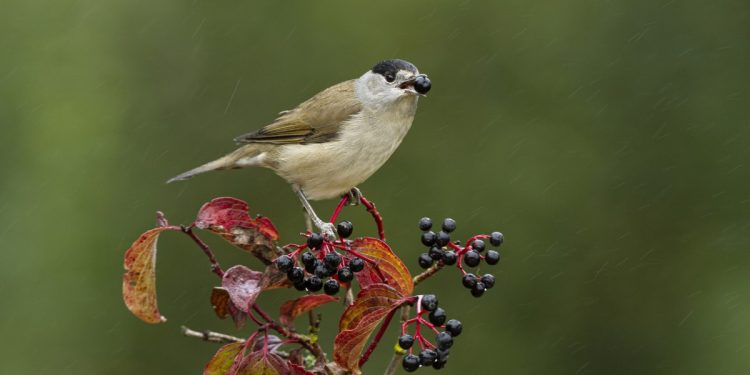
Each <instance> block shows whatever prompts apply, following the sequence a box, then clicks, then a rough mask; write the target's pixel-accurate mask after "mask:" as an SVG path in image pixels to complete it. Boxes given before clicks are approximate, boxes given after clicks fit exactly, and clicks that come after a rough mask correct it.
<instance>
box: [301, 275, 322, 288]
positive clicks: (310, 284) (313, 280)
mask: <svg viewBox="0 0 750 375" xmlns="http://www.w3.org/2000/svg"><path fill="white" fill-rule="evenodd" d="M305 287H307V290H309V291H311V292H317V291H319V290H320V289H321V288H323V280H321V279H320V278H319V277H317V276H310V277H309V278H308V279H307V280H305Z"/></svg>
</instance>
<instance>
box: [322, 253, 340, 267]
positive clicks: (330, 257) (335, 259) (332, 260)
mask: <svg viewBox="0 0 750 375" xmlns="http://www.w3.org/2000/svg"><path fill="white" fill-rule="evenodd" d="M323 262H325V264H326V267H328V268H337V267H338V266H339V264H341V256H340V255H338V254H336V253H328V254H326V256H325V257H324V258H323Z"/></svg>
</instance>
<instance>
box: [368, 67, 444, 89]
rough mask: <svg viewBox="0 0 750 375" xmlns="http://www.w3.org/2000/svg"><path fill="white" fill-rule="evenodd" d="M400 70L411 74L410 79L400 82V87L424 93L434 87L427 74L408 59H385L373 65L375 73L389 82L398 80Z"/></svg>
mask: <svg viewBox="0 0 750 375" xmlns="http://www.w3.org/2000/svg"><path fill="white" fill-rule="evenodd" d="M400 71H403V72H407V73H411V74H409V78H408V79H406V80H404V81H403V82H400V83H399V86H398V87H399V88H401V89H404V90H410V92H417V93H419V94H423V95H424V94H426V93H427V92H428V91H430V88H432V83H431V82H430V79H429V78H427V75H426V74H419V70H417V67H416V66H414V64H412V63H410V62H408V61H406V60H400V59H391V60H383V61H381V62H379V63H377V64H375V66H373V67H372V72H373V73H376V74H380V75H382V76H383V77H385V80H386V81H387V82H389V83H390V82H393V81H395V80H396V78H397V76H398V73H399V72H400ZM411 90H413V91H411Z"/></svg>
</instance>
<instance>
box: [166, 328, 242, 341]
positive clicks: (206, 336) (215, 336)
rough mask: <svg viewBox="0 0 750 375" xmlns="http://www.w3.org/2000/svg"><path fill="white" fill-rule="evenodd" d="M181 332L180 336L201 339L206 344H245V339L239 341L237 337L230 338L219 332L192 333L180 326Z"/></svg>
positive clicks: (190, 330)
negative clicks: (206, 342)
mask: <svg viewBox="0 0 750 375" xmlns="http://www.w3.org/2000/svg"><path fill="white" fill-rule="evenodd" d="M180 330H181V331H182V334H183V335H185V336H187V337H194V338H197V339H201V340H203V341H208V342H216V343H232V342H245V339H241V338H239V337H234V336H230V335H227V334H223V333H219V332H213V331H203V332H198V331H193V330H192V329H190V328H188V327H185V326H182V327H181V328H180Z"/></svg>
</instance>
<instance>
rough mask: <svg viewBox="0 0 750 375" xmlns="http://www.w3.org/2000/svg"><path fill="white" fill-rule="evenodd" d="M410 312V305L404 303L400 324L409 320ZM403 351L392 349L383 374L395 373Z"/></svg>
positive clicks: (391, 374) (390, 374)
mask: <svg viewBox="0 0 750 375" xmlns="http://www.w3.org/2000/svg"><path fill="white" fill-rule="evenodd" d="M410 312H411V305H404V306H403V307H401V324H404V323H406V321H407V320H409V313H410ZM404 353H405V351H403V350H394V351H393V355H392V356H391V360H390V362H388V367H386V369H385V373H384V374H383V375H394V374H395V373H396V369H398V365H399V363H401V359H402V358H403V357H404Z"/></svg>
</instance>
